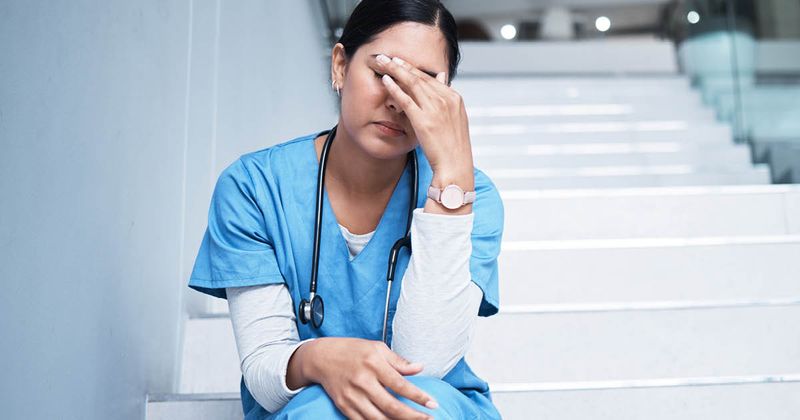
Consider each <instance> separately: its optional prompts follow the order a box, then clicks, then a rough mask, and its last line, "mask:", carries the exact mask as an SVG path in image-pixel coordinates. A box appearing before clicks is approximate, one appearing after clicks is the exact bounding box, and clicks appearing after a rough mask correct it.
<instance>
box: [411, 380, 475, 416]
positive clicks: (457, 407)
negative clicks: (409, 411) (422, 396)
mask: <svg viewBox="0 0 800 420" xmlns="http://www.w3.org/2000/svg"><path fill="white" fill-rule="evenodd" d="M406 379H408V380H409V381H410V382H411V383H412V384H414V386H416V387H417V388H419V389H421V390H422V391H424V392H425V393H427V394H428V395H430V396H431V397H432V398H433V399H434V400H436V402H437V403H438V404H439V408H437V409H435V410H431V409H428V408H426V407H424V406H421V405H419V404H417V403H415V402H413V401H411V400H409V399H407V398H405V397H401V396H398V399H399V400H400V401H402V402H403V403H405V404H407V405H410V406H411V407H413V408H414V409H415V410H419V411H422V412H424V413H427V414H430V415H431V416H433V417H434V418H436V419H462V418H471V417H469V416H465V415H464V414H465V410H469V404H466V403H468V402H469V401H468V399H467V397H466V396H464V394H462V393H461V391H459V390H458V389H456V388H454V387H453V386H452V385H450V384H449V383H447V382H445V381H443V380H441V379H439V378H436V377H433V376H423V375H416V376H407V377H406Z"/></svg>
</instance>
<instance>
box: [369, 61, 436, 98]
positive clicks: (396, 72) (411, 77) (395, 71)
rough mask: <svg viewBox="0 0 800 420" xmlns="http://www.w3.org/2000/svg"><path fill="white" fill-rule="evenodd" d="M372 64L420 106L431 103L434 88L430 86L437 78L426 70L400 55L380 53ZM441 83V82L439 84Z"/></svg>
mask: <svg viewBox="0 0 800 420" xmlns="http://www.w3.org/2000/svg"><path fill="white" fill-rule="evenodd" d="M371 65H373V66H375V67H377V69H376V70H378V71H379V72H381V73H385V74H388V75H389V76H390V77H391V78H392V79H394V81H395V82H397V84H398V85H400V86H401V87H402V88H403V90H404V91H405V92H407V93H408V94H409V96H411V97H412V98H413V99H414V101H415V102H416V104H417V105H418V106H419V107H420V108H425V107H426V105H427V104H429V103H430V100H431V96H432V95H433V94H434V90H433V89H430V86H431V85H432V84H433V83H431V82H435V79H434V78H432V77H431V76H429V75H427V74H426V73H425V72H423V71H421V70H419V69H417V68H416V67H414V66H412V65H410V64H408V63H406V62H405V61H403V60H402V59H401V58H399V57H394V58H392V59H389V57H386V56H385V55H383V54H378V56H377V57H375V60H373V61H372V62H371ZM437 85H440V86H441V84H438V83H437Z"/></svg>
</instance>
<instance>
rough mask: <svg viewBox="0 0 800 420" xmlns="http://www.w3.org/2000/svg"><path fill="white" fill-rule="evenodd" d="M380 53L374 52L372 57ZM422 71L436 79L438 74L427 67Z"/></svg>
mask: <svg viewBox="0 0 800 420" xmlns="http://www.w3.org/2000/svg"><path fill="white" fill-rule="evenodd" d="M378 55H380V54H372V55H370V57H377V56H378ZM417 68H419V67H417ZM420 71H422V72H423V73H425V74H427V75H428V76H430V77H433V78H434V79H435V78H436V74H437V73H436V72H435V71H430V70H425V69H420ZM445 74H446V73H445Z"/></svg>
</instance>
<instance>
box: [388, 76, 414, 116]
mask: <svg viewBox="0 0 800 420" xmlns="http://www.w3.org/2000/svg"><path fill="white" fill-rule="evenodd" d="M381 80H382V81H383V85H384V86H386V90H388V91H389V94H390V95H392V97H393V98H394V99H395V100H396V101H397V103H398V104H399V105H400V108H403V112H405V113H406V115H408V117H409V118H411V119H414V118H416V117H417V116H418V115H419V114H420V113H421V112H422V110H421V109H420V107H419V105H417V103H416V102H414V99H412V98H411V97H410V96H408V94H406V93H405V92H404V91H403V89H401V88H400V86H398V85H397V82H395V81H394V79H392V78H391V76H389V75H388V74H384V75H383V77H382V78H381Z"/></svg>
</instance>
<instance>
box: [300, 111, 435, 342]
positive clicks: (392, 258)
mask: <svg viewBox="0 0 800 420" xmlns="http://www.w3.org/2000/svg"><path fill="white" fill-rule="evenodd" d="M337 126H338V124H337V125H335V126H333V128H332V129H331V131H330V132H329V133H328V137H327V138H326V139H325V145H324V146H322V155H321V156H320V165H319V171H318V173H317V213H316V216H315V217H314V220H315V225H314V253H313V257H312V262H311V293H310V294H309V297H308V300H306V299H303V300H302V301H301V302H300V310H299V311H298V312H299V315H300V322H302V323H303V324H307V323H308V322H309V321H311V325H312V326H313V327H314V328H320V327H321V326H322V321H323V320H324V318H325V304H324V303H323V302H322V297H321V296H320V295H318V294H317V271H318V270H319V241H320V232H321V230H322V198H323V192H324V189H325V167H326V166H327V163H328V154H329V152H330V148H331V144H332V143H333V138H334V137H335V136H336V127H337ZM408 161H409V162H410V163H411V166H412V167H413V169H414V176H413V177H412V179H411V183H412V185H413V189H412V191H413V193H412V194H411V202H410V203H409V206H408V220H407V221H406V234H405V236H404V237H402V238H400V239H398V240H397V241H396V242H395V243H394V245H392V250H391V252H389V270H388V272H387V273H386V282H387V283H388V287H387V288H386V305H385V306H384V310H383V335H382V340H383V342H384V343H386V344H389V343H387V342H386V325H387V323H388V322H389V296H390V295H391V292H392V282H393V281H394V272H395V268H396V267H397V257H398V256H399V255H400V250H401V249H403V247H407V248H408V251H409V252H411V218H412V217H413V215H414V209H415V208H416V207H417V194H418V193H419V185H418V180H419V166H418V162H417V153H416V150H412V151H410V152H408Z"/></svg>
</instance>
